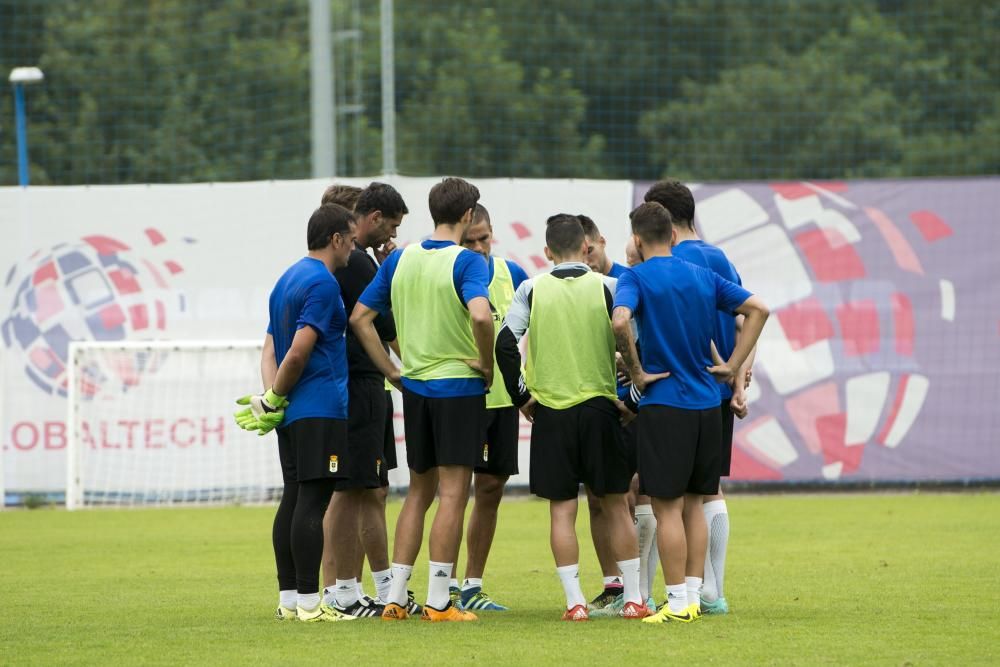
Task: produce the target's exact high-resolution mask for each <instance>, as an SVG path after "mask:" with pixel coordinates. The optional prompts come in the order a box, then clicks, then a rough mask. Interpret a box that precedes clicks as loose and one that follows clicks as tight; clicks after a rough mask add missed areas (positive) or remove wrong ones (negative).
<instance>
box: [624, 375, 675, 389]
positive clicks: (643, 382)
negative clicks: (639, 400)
mask: <svg viewBox="0 0 1000 667" xmlns="http://www.w3.org/2000/svg"><path fill="white" fill-rule="evenodd" d="M668 377H670V371H664V372H663V373H647V372H646V371H642V372H641V373H638V374H637V375H635V376H634V377H633V378H632V384H634V385H635V388H636V389H638V390H639V392H640V393H643V394H644V393H646V387H648V386H649V385H651V384H653V383H654V382H656V381H657V380H662V379H664V378H668Z"/></svg>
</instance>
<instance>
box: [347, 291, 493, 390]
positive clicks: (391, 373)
mask: <svg viewBox="0 0 1000 667" xmlns="http://www.w3.org/2000/svg"><path fill="white" fill-rule="evenodd" d="M376 317H378V311H377V310H373V309H372V308H369V307H368V306H366V305H365V304H363V303H361V302H360V301H359V302H358V303H357V304H356V305H355V306H354V310H353V311H352V312H351V329H353V330H354V335H355V336H357V337H358V340H359V341H361V346H362V347H364V349H365V352H366V353H367V354H368V356H369V357H370V358H371V360H372V363H374V364H375V366H376V367H377V368H378V370H379V372H380V373H382V374H383V375H385V379H386V380H388V381H389V383H390V384H392V386H393V387H395V388H396V389H399V390H400V391H402V389H403V385H402V383H401V381H400V379H399V369H398V368H396V365H395V364H394V363H392V359H390V358H389V355H388V353H386V351H385V348H384V347H382V339H381V338H379V335H378V332H377V331H376V330H375V318H376ZM397 346H398V345H397ZM491 362H492V360H491Z"/></svg>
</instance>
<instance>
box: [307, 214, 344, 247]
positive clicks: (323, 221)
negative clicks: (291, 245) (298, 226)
mask: <svg viewBox="0 0 1000 667" xmlns="http://www.w3.org/2000/svg"><path fill="white" fill-rule="evenodd" d="M352 224H354V213H352V212H351V211H348V210H347V209H346V208H344V207H343V206H341V205H340V204H323V205H322V206H320V207H319V208H318V209H316V210H315V211H313V214H312V215H311V216H310V217H309V226H308V227H307V228H306V243H307V244H308V245H309V249H310V250H322V249H323V248H325V247H326V246H328V245H330V239H332V238H333V235H334V234H346V233H347V232H348V230H350V228H351V225H352Z"/></svg>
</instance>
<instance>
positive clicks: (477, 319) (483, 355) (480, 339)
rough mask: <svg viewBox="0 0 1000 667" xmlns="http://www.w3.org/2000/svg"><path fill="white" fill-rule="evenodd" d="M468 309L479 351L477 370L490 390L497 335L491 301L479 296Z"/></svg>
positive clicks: (470, 301) (471, 301) (473, 335)
mask: <svg viewBox="0 0 1000 667" xmlns="http://www.w3.org/2000/svg"><path fill="white" fill-rule="evenodd" d="M468 307H469V315H470V316H471V317H472V337H473V338H475V340H476V348H477V349H478V350H479V359H477V360H476V364H477V365H478V368H476V370H477V371H479V372H480V373H482V374H483V381H484V383H485V384H486V389H487V390H489V388H490V386H492V384H493V339H494V334H495V331H494V329H493V313H492V311H491V310H490V301H489V299H486V298H485V297H481V296H477V297H476V298H474V299H471V300H469V303H468ZM470 365H471V364H470ZM474 367H475V366H474Z"/></svg>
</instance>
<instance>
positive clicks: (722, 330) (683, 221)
mask: <svg viewBox="0 0 1000 667" xmlns="http://www.w3.org/2000/svg"><path fill="white" fill-rule="evenodd" d="M645 200H646V201H655V202H657V203H659V204H661V205H662V206H663V207H664V208H666V209H667V210H668V211H670V216H671V218H673V221H674V226H675V227H676V229H677V245H675V246H674V247H673V253H674V256H675V257H680V258H681V259H683V260H685V261H687V262H691V263H692V264H697V265H698V266H703V267H705V268H706V269H711V270H712V271H714V272H715V273H717V274H718V275H720V276H722V277H723V278H725V279H726V280H728V281H730V282H734V283H736V284H737V285H742V284H743V283H742V281H741V280H740V276H739V274H738V273H737V272H736V268H735V267H734V266H733V265H732V263H731V262H730V261H729V258H728V257H726V254H725V253H724V252H722V250H721V249H719V248H717V247H715V246H713V245H710V244H708V243H705V242H704V241H702V240H701V238H700V237H699V236H698V232H697V231H696V230H695V226H694V212H695V202H694V195H692V193H691V190H690V189H689V188H688V187H687V186H686V185H684V184H683V183H681V182H680V181H677V180H673V179H665V180H662V181H658V182H656V183H654V184H653V186H652V187H650V188H649V191H648V192H646V196H645ZM716 317H717V322H716V334H715V336H714V337H713V340H714V342H715V346H716V348H717V350H718V352H719V354H720V355H721V356H722V358H723V359H728V358H729V355H731V354H732V352H733V349H734V348H735V347H736V339H737V337H738V336H739V335H740V329H741V328H742V326H743V317H742V316H740V315H737V316H736V317H733V316H732V315H730V314H729V313H721V312H720V313H718V314H717V316H716ZM753 357H754V353H753V352H751V353H750V356H749V357H747V360H746V361H745V362H744V364H743V368H741V369H740V371H739V372H738V373H737V374H736V377H735V378H733V381H732V382H726V383H722V384H719V395H720V396H719V397H720V401H719V415H720V418H721V420H722V443H721V444H722V459H721V465H720V469H721V470H720V474H721V476H722V477H729V473H730V468H731V463H732V456H733V416H734V415H735V416H737V417H739V418H740V419H743V418H744V417H746V415H747V402H746V394H745V389H746V384H745V383H746V378H747V377H749V370H750V365H751V364H752V363H753ZM702 509H703V510H704V512H705V522H706V524H707V525H708V553H707V554H706V558H705V584H704V586H703V588H702V595H701V610H702V612H704V613H709V614H724V613H727V612H728V611H729V605H728V603H727V602H726V598H725V595H724V590H723V582H724V580H725V567H726V550H727V547H728V543H729V510H728V508H727V507H726V500H725V498H724V496H723V495H722V488H721V487H720V488H719V490H718V492H717V493H715V494H712V495H709V496H705V503H704V505H703V507H702Z"/></svg>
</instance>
